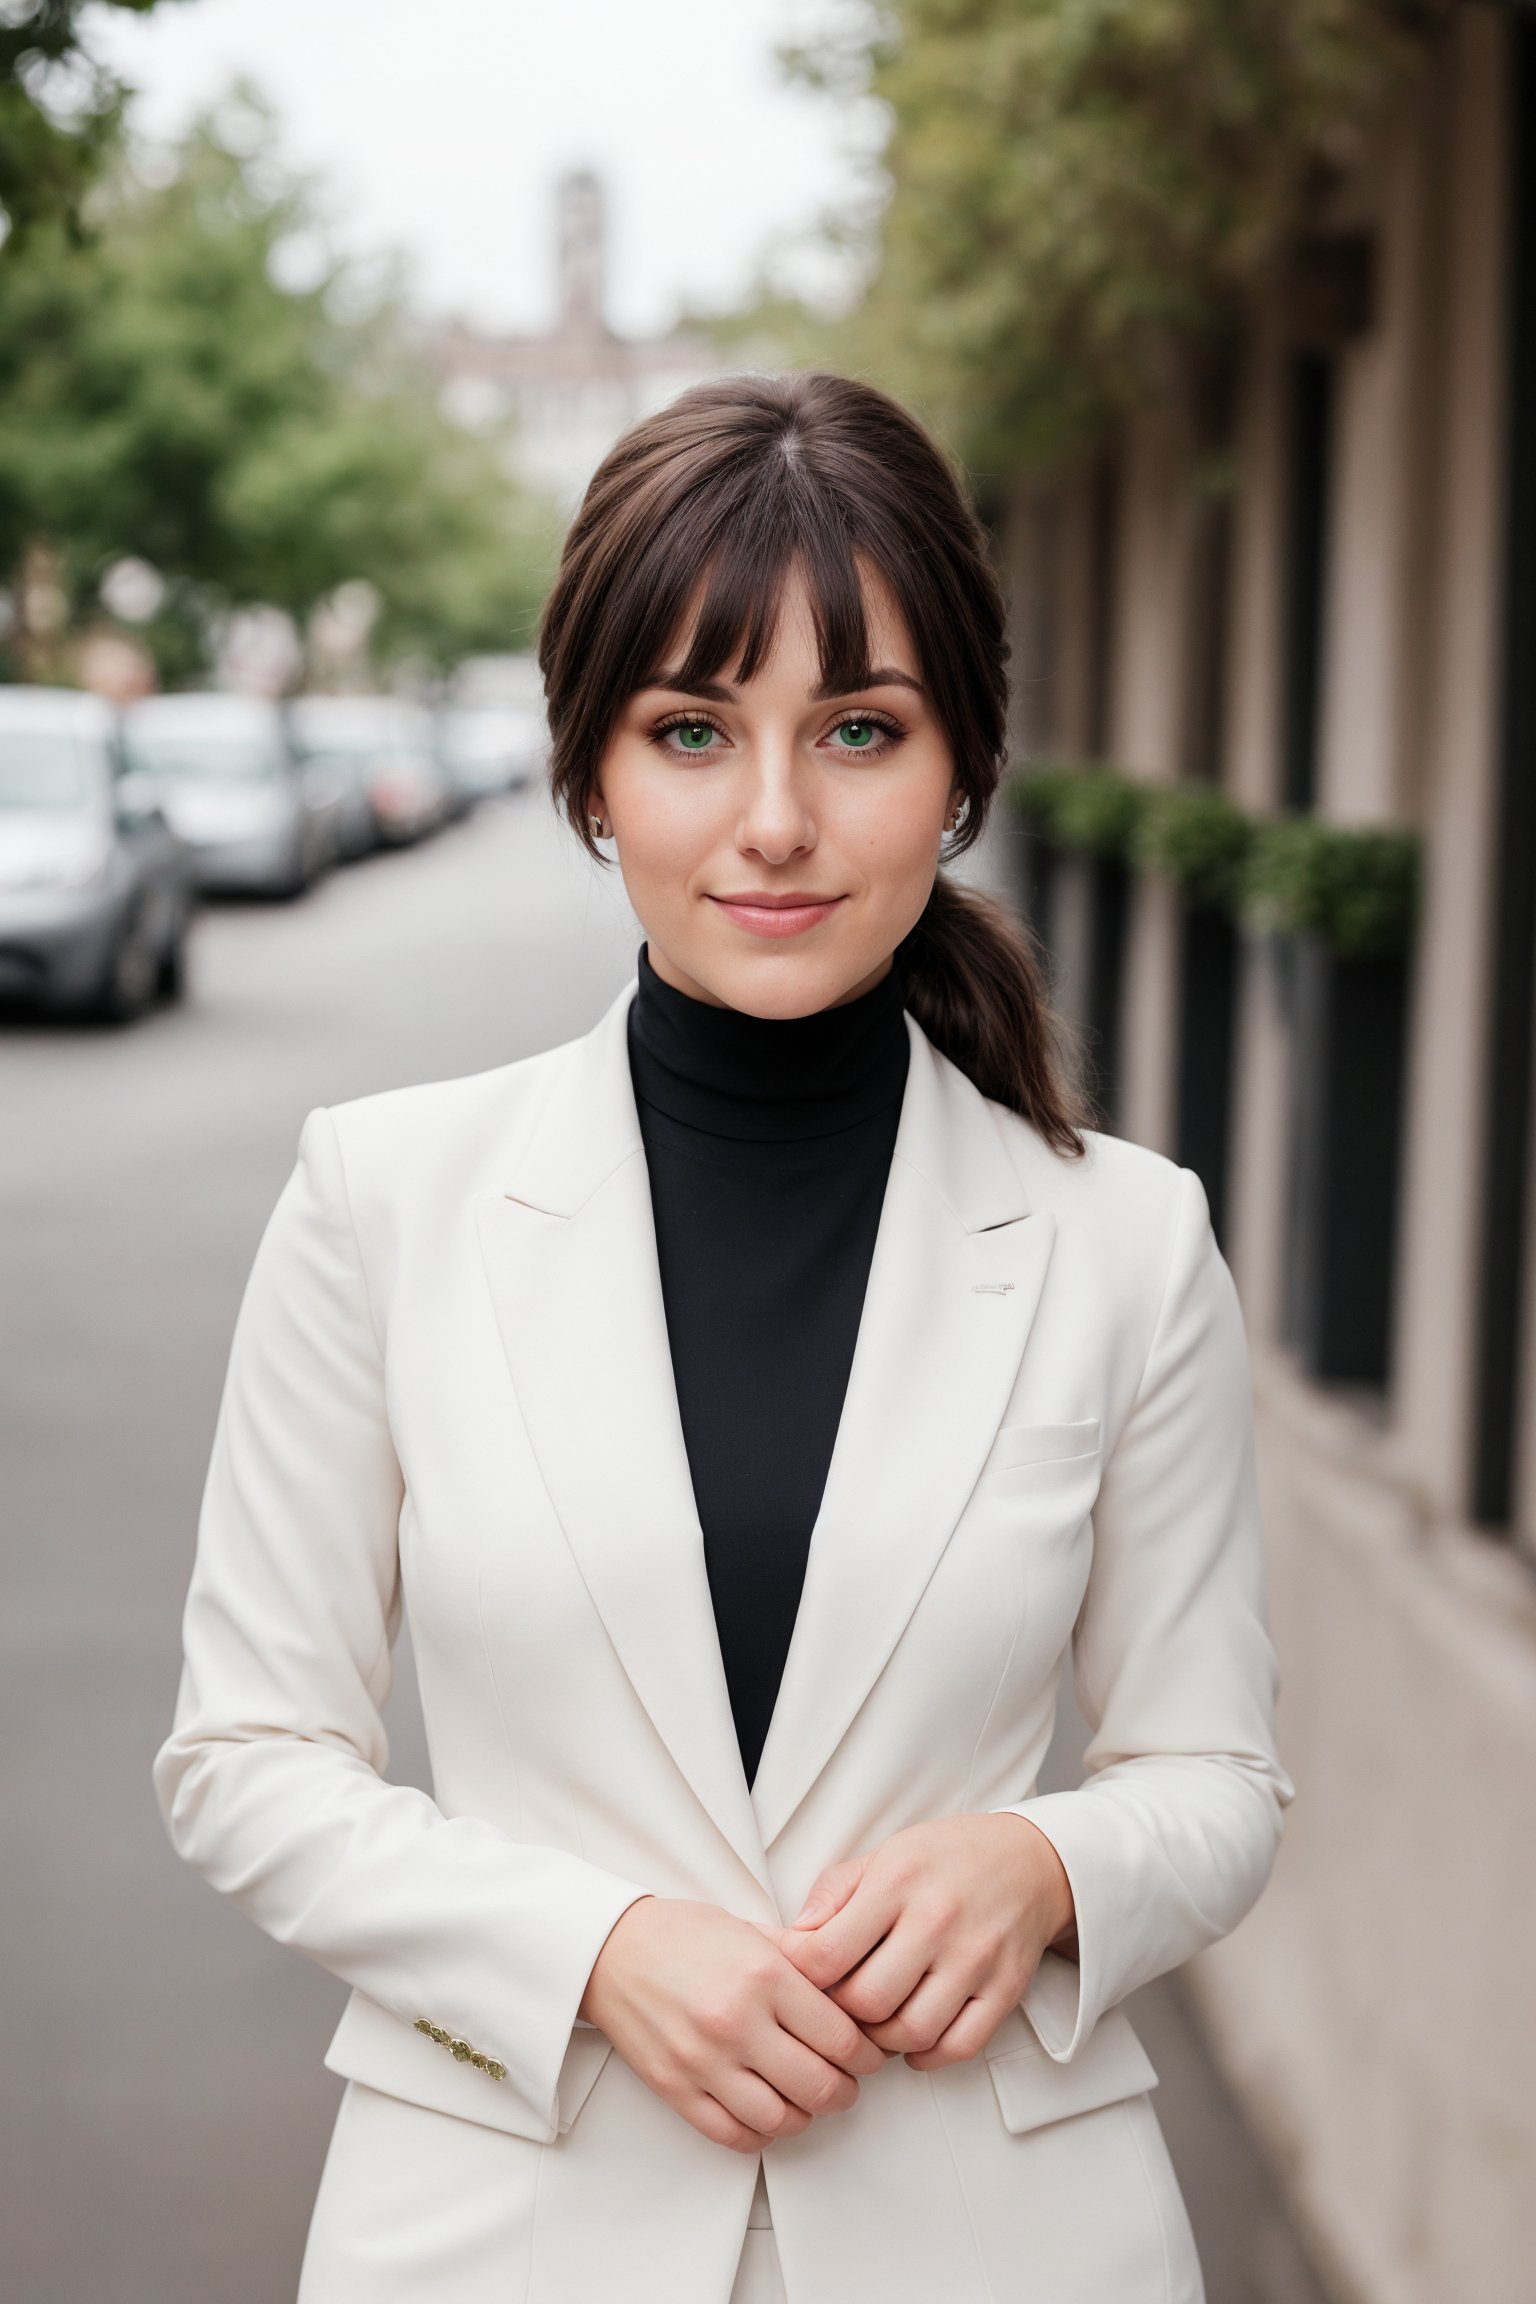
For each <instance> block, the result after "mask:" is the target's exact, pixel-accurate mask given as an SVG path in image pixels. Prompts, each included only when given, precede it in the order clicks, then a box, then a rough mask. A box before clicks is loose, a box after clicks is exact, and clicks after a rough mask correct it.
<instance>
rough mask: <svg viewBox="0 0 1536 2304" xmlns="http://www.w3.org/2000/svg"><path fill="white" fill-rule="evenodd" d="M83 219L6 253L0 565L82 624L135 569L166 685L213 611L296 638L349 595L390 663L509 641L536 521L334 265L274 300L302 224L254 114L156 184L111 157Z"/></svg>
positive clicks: (531, 563)
mask: <svg viewBox="0 0 1536 2304" xmlns="http://www.w3.org/2000/svg"><path fill="white" fill-rule="evenodd" d="M253 123H254V133H253ZM236 130H238V133H236V132H235V131H236ZM83 218H84V227H85V228H84V232H83V236H82V235H81V234H80V233H78V232H76V231H74V230H72V229H71V227H70V226H69V225H68V223H67V222H65V221H64V220H62V219H53V220H49V221H44V222H40V223H39V224H38V225H37V226H36V228H35V229H34V231H33V232H32V233H31V234H30V235H29V236H28V238H27V241H26V243H25V244H24V245H23V246H22V247H21V248H20V249H17V250H11V251H8V252H7V254H6V255H5V257H4V258H3V259H0V410H3V415H0V567H3V568H4V569H7V570H10V571H12V572H14V571H15V570H16V569H17V568H18V567H19V565H20V564H21V562H22V560H23V557H24V556H25V555H26V553H27V552H28V551H29V549H35V548H36V547H37V545H38V544H39V543H43V544H46V546H47V547H48V548H49V550H50V553H51V554H52V555H53V556H54V557H55V558H57V560H58V561H59V563H60V565H61V567H62V571H63V574H64V577H65V581H66V585H67V588H68V590H69V591H70V593H71V594H72V596H73V598H74V599H75V601H76V603H77V605H78V608H79V610H80V612H81V613H83V614H88V613H89V612H90V609H91V606H92V602H93V599H94V592H95V586H96V584H97V582H98V581H99V579H100V577H101V575H102V573H103V571H104V570H105V569H106V568H108V567H109V566H110V565H111V564H112V563H113V562H114V561H115V560H117V559H118V558H119V557H121V556H123V555H130V554H131V555H134V556H136V557H139V558H142V559H144V560H146V561H148V562H150V563H151V564H152V565H153V566H154V567H155V568H156V569H157V570H158V571H160V573H161V574H162V575H163V576H164V577H166V578H167V579H168V582H169V586H170V589H169V592H168V595H167V599H168V610H167V613H168V616H169V618H170V626H168V627H167V629H166V630H165V631H163V632H159V633H153V632H152V634H151V638H152V640H154V641H156V642H158V644H159V647H160V652H161V654H162V657H163V659H164V660H165V661H166V663H167V665H168V667H169V666H171V665H173V664H180V663H181V662H182V661H183V660H184V659H185V658H186V656H187V653H188V647H189V632H188V626H189V624H190V625H198V624H206V623H207V621H208V619H209V617H210V615H211V614H212V613H213V612H216V611H217V610H219V609H221V608H226V607H229V606H231V605H237V604H241V603H246V602H251V601H265V602H270V603H272V604H274V605H276V606H278V607H281V608H284V609H286V610H288V611H289V612H290V613H291V614H293V615H294V616H295V618H297V619H299V620H300V621H301V622H302V620H303V618H304V617H305V616H306V615H307V614H308V612H309V611H310V610H311V609H312V608H313V607H314V606H315V605H316V603H317V602H319V601H320V600H321V599H322V598H323V597H324V596H325V595H326V594H327V593H329V592H330V591H331V590H332V589H334V587H336V586H337V585H339V584H341V583H343V582H346V581H348V580H351V579H355V578H359V577H362V578H367V579H368V580H369V581H370V582H371V583H372V584H373V585H374V586H375V587H376V589H377V591H378V593H379V594H380V596H381V600H382V616H381V620H380V625H379V631H378V636H377V637H378V640H379V643H380V645H381V646H382V647H383V648H384V649H385V650H386V651H389V652H393V653H402V652H406V651H409V652H413V653H417V654H421V655H425V656H428V657H430V658H434V659H438V660H445V659H447V658H449V657H452V656H454V655H457V654H460V653H463V652H464V651H465V650H468V649H474V648H485V647H495V646H506V645H509V644H514V643H515V642H516V640H517V639H519V638H520V637H522V636H524V635H525V634H526V631H527V628H528V626H529V623H530V622H531V619H532V616H533V614H534V613H535V612H536V610H537V606H538V601H539V598H540V597H541V592H542V585H543V581H544V576H545V572H546V566H545V564H546V563H547V562H548V560H549V559H550V557H551V556H552V553H553V550H554V542H555V535H554V528H553V523H552V520H551V519H550V517H549V516H547V515H545V514H544V513H543V512H542V510H541V508H540V507H538V506H533V505H529V504H527V503H526V502H524V501H523V500H522V499H520V498H518V497H517V496H516V495H515V493H514V491H513V489H512V488H511V486H510V484H509V483H508V481H507V480H506V479H505V477H504V475H503V471H502V468H501V465H500V462H499V460H498V456H497V450H496V444H495V443H494V442H492V441H488V440H485V439H481V438H479V437H476V436H472V435H470V434H468V433H466V432H464V431H463V430H462V429H461V428H459V427H457V426H455V425H453V424H451V423H450V422H449V421H447V419H446V418H445V417H444V416H443V415H442V414H441V412H440V410H439V408H438V405H437V401H436V397H435V394H434V391H433V388H432V384H431V380H430V377H429V375H428V373H427V371H426V368H425V366H424V363H423V361H422V360H421V358H420V357H419V355H418V352H417V350H416V348H415V347H414V346H413V343H412V340H411V336H410V332H409V330H408V328H407V327H406V325H405V322H404V320H403V317H402V315H401V313H400V311H399V310H398V309H397V308H396V307H395V306H394V305H393V304H392V303H390V302H388V301H382V302H381V301H379V300H377V299H375V300H374V301H373V302H372V303H371V304H366V305H365V304H364V303H363V301H362V299H361V298H360V295H359V289H358V283H357V282H356V280H354V279H352V278H351V277H350V276H349V275H348V274H347V273H346V272H345V271H343V270H341V269H339V268H337V267H336V266H334V265H330V264H321V265H320V266H319V268H318V269H319V277H318V278H316V279H315V280H314V281H313V284H312V285H307V286H305V287H304V288H302V289H296V288H294V287H292V286H285V285H283V284H282V283H283V281H284V278H285V273H286V271H288V270H289V269H291V266H286V265H285V262H284V258H285V254H287V253H288V252H289V251H291V250H292V249H293V248H294V246H295V245H296V244H298V242H299V240H300V238H301V236H304V235H306V234H309V233H310V232H311V228H312V225H313V218H312V214H311V210H310V204H309V201H308V199H307V196H306V194H305V192H304V190H303V188H302V187H301V186H297V185H295V184H294V183H292V182H291V181H288V180H285V179H284V178H283V176H282V175H281V173H280V172H279V171H278V170H277V168H276V165H275V162H274V159H273V155H272V151H271V147H270V137H269V135H268V134H267V132H266V131H265V130H264V128H263V123H262V120H261V117H260V115H259V113H256V112H255V111H254V110H253V107H252V105H251V104H250V102H249V101H248V100H247V101H245V102H244V103H243V104H242V105H241V106H239V107H237V108H235V109H234V110H229V109H226V112H225V114H224V116H223V124H222V125H217V124H215V122H214V121H208V122H204V123H203V124H201V125H200V126H199V127H198V128H196V129H195V130H194V131H193V133H192V134H191V135H190V136H189V138H188V139H187V141H186V142H185V144H184V145H183V146H182V147H181V148H180V149H179V151H178V152H177V153H176V155H175V159H174V169H173V171H172V172H170V173H169V174H168V175H167V172H166V171H165V170H163V169H159V170H154V171H151V172H150V173H148V174H146V173H145V171H144V169H143V167H142V165H136V164H135V162H134V159H133V156H132V155H131V154H128V153H124V154H122V155H120V157H119V159H118V160H117V162H116V164H115V165H113V166H111V167H109V169H108V170H107V172H106V173H105V174H104V175H103V176H102V178H101V180H100V182H99V183H98V185H97V186H96V188H95V189H94V191H93V192H92V193H91V194H90V196H89V198H88V200H87V202H86V204H85V207H84V210H83ZM193 638H195V634H194V635H193Z"/></svg>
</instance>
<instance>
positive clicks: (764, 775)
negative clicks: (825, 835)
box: [736, 735, 816, 864]
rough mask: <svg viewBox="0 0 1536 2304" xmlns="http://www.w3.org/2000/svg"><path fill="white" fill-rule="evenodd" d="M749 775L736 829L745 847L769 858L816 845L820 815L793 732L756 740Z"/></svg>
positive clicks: (775, 860) (778, 859) (786, 857)
mask: <svg viewBox="0 0 1536 2304" xmlns="http://www.w3.org/2000/svg"><path fill="white" fill-rule="evenodd" d="M748 779H749V780H748V786H747V792H746V796H745V800H744V803H743V806H742V811H741V818H740V821H739V823H738V825H737V829H736V845H737V847H738V849H739V850H740V851H741V853H742V854H743V855H744V856H759V857H761V858H762V861H763V862H764V863H765V864H787V863H788V862H789V861H790V859H791V858H792V857H794V856H807V855H809V854H810V852H811V850H812V849H813V848H814V847H815V845H816V819H815V815H814V812H813V810H812V807H811V803H810V792H809V779H808V778H807V777H806V776H805V775H804V774H803V772H802V768H801V764H800V762H799V760H798V759H797V756H796V748H795V744H794V741H793V738H792V737H790V736H788V735H785V736H783V737H781V738H778V737H767V738H765V739H764V740H763V741H761V742H760V743H758V744H757V745H756V746H754V748H753V753H752V758H751V761H750V764H749V767H748Z"/></svg>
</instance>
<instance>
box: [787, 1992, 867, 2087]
mask: <svg viewBox="0 0 1536 2304" xmlns="http://www.w3.org/2000/svg"><path fill="white" fill-rule="evenodd" d="M773 2013H774V2016H775V2017H776V2018H777V2020H778V2022H779V2025H780V2026H781V2027H782V2029H783V2030H784V2031H785V2032H787V2033H789V2034H791V2035H792V2036H793V2037H794V2038H795V2039H796V2040H799V2041H802V2042H803V2043H804V2044H805V2046H806V2047H807V2048H809V2049H811V2050H812V2051H813V2052H814V2053H815V2054H816V2055H817V2056H821V2057H824V2058H825V2060H826V2061H827V2062H828V2063H829V2064H836V2065H837V2066H839V2067H840V2069H841V2070H842V2071H844V2072H847V2073H851V2074H852V2075H853V2076H854V2078H856V2079H860V2080H863V2079H867V2078H868V2077H869V2075H870V2073H871V2072H878V2071H879V2069H880V2067H881V2065H882V2064H883V2063H884V2062H885V2058H884V2056H883V2055H882V2054H881V2052H880V2050H879V2049H878V2048H876V2047H874V2046H872V2045H871V2043H870V2042H869V2041H868V2040H867V2039H866V2038H865V2036H864V2034H863V2032H862V2031H861V2030H860V2029H859V2026H858V2025H857V2024H856V2023H855V2021H854V2019H853V2018H852V2017H851V2016H849V2015H847V2014H846V2013H845V2011H844V2010H843V2009H841V2008H839V2007H837V2006H836V2005H835V2003H834V2002H833V2001H832V2000H831V1998H830V1997H829V1996H828V1995H827V1994H826V1993H825V1992H819V1991H818V1990H817V1989H816V1986H815V1985H814V1984H809V1983H807V1982H806V1980H805V1978H804V1977H803V1976H801V1975H799V1974H798V1973H797V1972H796V1971H795V1970H794V1969H793V1968H791V1969H789V1970H788V1971H787V1972H786V1974H785V1976H784V1978H783V1980H782V1982H781V1985H780V1988H779V1990H778V1991H777V1992H775V1994H774V1996H773Z"/></svg>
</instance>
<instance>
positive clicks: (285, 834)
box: [123, 695, 337, 896]
mask: <svg viewBox="0 0 1536 2304" xmlns="http://www.w3.org/2000/svg"><path fill="white" fill-rule="evenodd" d="M123 741H124V744H125V746H126V749H127V755H128V764H129V766H130V767H131V768H132V769H133V770H134V772H135V773H136V774H137V775H139V776H141V777H143V778H144V779H145V780H146V781H147V782H148V783H149V784H150V785H151V786H152V787H153V790H154V792H155V795H156V797H157V799H158V801H159V803H160V806H161V807H162V808H163V809H164V811H165V813H166V816H167V817H168V818H169V820H170V823H171V827H172V829H173V830H174V831H175V832H177V833H179V835H180V836H181V838H182V839H183V840H185V841H186V843H187V845H188V847H189V848H190V849H191V851H192V857H193V868H194V870H195V872H196V875H197V881H198V885H199V887H201V888H204V889H207V890H209V891H210V892H215V891H216V892H218V893H221V894H226V895H236V894H249V895H255V896H299V895H302V894H303V892H304V890H305V889H306V888H308V887H309V886H310V884H311V882H312V881H314V880H315V879H317V878H318V877H319V875H320V874H321V873H322V872H324V871H325V870H326V869H327V867H328V866H329V865H330V864H331V863H333V862H334V860H335V855H336V845H337V837H336V828H335V825H334V822H332V821H330V820H328V809H327V803H326V800H325V799H324V797H323V796H322V795H320V794H318V793H317V792H316V791H315V789H314V786H313V784H312V782H311V780H310V779H309V778H308V777H307V776H306V775H305V773H304V770H303V768H302V766H301V764H300V761H299V759H298V756H297V754H296V752H295V750H294V747H293V740H292V736H291V732H290V729H289V725H288V719H287V715H286V713H285V712H284V710H283V709H282V707H281V706H280V705H277V704H274V703H269V702H267V701H266V700H265V699H264V698H261V697H255V696H222V695H185V696H152V697H149V698H148V699H147V700H146V701H145V702H144V703H142V704H135V705H132V706H131V707H130V708H129V710H128V712H127V713H126V714H125V716H124V721H123Z"/></svg>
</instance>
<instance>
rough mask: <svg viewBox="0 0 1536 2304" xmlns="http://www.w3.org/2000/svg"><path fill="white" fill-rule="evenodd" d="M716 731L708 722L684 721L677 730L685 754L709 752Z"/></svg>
mask: <svg viewBox="0 0 1536 2304" xmlns="http://www.w3.org/2000/svg"><path fill="white" fill-rule="evenodd" d="M714 733H715V731H714V729H713V728H712V727H711V726H710V724H709V722H708V721H707V720H684V721H681V722H680V723H679V725H678V727H677V729H676V730H675V734H676V736H677V740H678V742H679V744H681V746H682V748H683V750H684V751H685V752H707V751H708V749H709V744H710V739H711V737H712V736H713V735H714Z"/></svg>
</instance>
